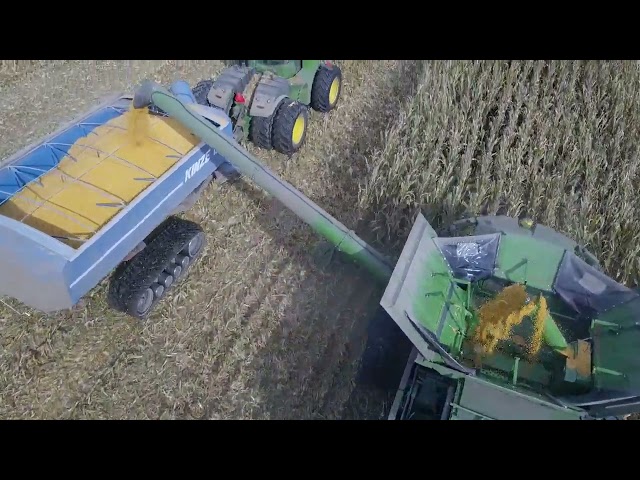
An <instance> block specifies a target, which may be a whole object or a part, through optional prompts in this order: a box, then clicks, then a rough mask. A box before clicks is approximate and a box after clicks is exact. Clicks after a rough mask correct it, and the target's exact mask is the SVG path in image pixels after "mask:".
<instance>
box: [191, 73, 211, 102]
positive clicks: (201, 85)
mask: <svg viewBox="0 0 640 480" xmlns="http://www.w3.org/2000/svg"><path fill="white" fill-rule="evenodd" d="M212 86H213V80H201V81H199V82H198V84H197V85H196V86H195V87H193V89H192V90H191V92H192V93H193V96H194V97H195V98H196V103H199V104H200V105H204V106H206V107H208V106H209V101H208V100H207V95H209V91H210V90H211V87H212Z"/></svg>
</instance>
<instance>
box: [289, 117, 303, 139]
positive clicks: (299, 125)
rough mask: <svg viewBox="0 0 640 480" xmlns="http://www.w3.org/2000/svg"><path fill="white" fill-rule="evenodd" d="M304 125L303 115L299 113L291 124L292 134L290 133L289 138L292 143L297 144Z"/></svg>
mask: <svg viewBox="0 0 640 480" xmlns="http://www.w3.org/2000/svg"><path fill="white" fill-rule="evenodd" d="M305 127H306V125H305V121H304V117H303V116H302V115H299V116H298V118H296V123H294V125H293V134H292V135H291V140H293V144H294V145H297V144H299V143H300V141H301V140H302V135H304V129H305Z"/></svg>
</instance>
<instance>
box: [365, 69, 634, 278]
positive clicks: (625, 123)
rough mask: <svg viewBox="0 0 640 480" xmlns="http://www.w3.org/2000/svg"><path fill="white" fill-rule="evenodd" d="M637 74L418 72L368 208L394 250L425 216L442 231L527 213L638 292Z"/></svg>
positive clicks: (368, 184) (370, 180)
mask: <svg viewBox="0 0 640 480" xmlns="http://www.w3.org/2000/svg"><path fill="white" fill-rule="evenodd" d="M639 65H640V64H639V63H637V62H596V61H589V62H585V61H552V62H545V61H512V62H505V61H492V62H488V61H469V62H467V61H446V62H421V64H420V70H421V78H420V82H419V86H418V88H417V91H416V95H415V97H413V98H411V99H410V100H408V101H407V103H406V105H405V108H404V112H403V114H402V115H401V116H400V118H399V119H398V122H397V124H396V125H395V126H393V127H392V128H391V129H390V130H389V132H388V133H387V136H386V144H385V147H384V148H383V149H382V150H381V151H380V152H378V154H377V155H376V156H375V158H373V159H372V161H371V162H370V167H369V172H368V175H367V178H366V180H365V181H364V185H363V188H362V192H361V195H360V203H361V206H362V207H365V208H366V209H367V210H369V211H375V212H376V214H375V216H374V217H373V225H374V226H375V228H376V229H377V230H378V231H379V232H381V233H380V236H381V237H383V238H384V239H385V240H386V241H389V242H391V243H392V244H393V245H394V246H398V245H402V243H403V242H404V239H405V237H406V234H407V233H408V230H407V229H408V227H409V226H410V225H411V222H412V221H413V218H414V215H415V213H416V212H417V210H418V209H421V208H422V209H423V211H424V212H425V214H426V215H427V216H428V217H429V219H430V220H433V221H434V222H435V223H436V224H440V225H442V224H443V223H446V222H448V221H450V220H452V219H454V218H456V217H458V216H460V215H462V214H464V213H480V212H486V213H489V214H496V213H498V214H508V215H514V216H517V215H519V214H522V213H526V214H528V215H530V216H533V217H534V218H535V219H536V221H538V222H540V223H544V224H547V225H549V226H551V227H553V228H556V229H559V230H561V231H564V232H566V233H567V234H569V235H571V236H573V237H574V238H576V240H578V241H581V242H583V243H585V244H586V245H587V246H588V248H590V249H591V250H592V251H593V252H594V253H595V254H596V255H597V256H598V257H599V258H600V259H601V261H602V264H603V266H604V268H605V270H606V271H607V273H608V274H610V275H612V276H613V277H615V278H616V279H617V280H620V281H623V282H626V283H631V284H637V283H638V278H639V276H640V261H639V257H638V255H639V254H640V228H639V227H640V212H639V211H638V209H637V207H636V205H637V202H636V196H637V194H636V192H638V191H639V180H640V159H639V158H638V149H637V146H636V142H637V141H638V138H639V135H638V134H639V133H640V110H639V108H638V91H639V89H640V66H639ZM398 234H399V235H398Z"/></svg>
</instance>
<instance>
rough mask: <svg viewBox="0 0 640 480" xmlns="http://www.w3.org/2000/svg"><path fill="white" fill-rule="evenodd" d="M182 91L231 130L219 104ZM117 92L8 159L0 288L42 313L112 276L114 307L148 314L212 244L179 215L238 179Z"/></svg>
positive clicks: (0, 198)
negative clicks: (212, 186) (220, 184)
mask: <svg viewBox="0 0 640 480" xmlns="http://www.w3.org/2000/svg"><path fill="white" fill-rule="evenodd" d="M171 91H172V93H173V94H175V95H176V96H179V97H180V98H181V100H182V101H183V102H185V103H186V104H188V105H189V108H191V109H193V111H194V112H197V113H198V114H199V115H200V116H202V117H204V118H206V119H207V120H208V121H210V122H211V123H212V124H213V125H215V126H216V127H217V128H218V129H219V130H220V131H221V132H224V133H225V134H227V135H231V134H232V131H231V129H232V125H231V121H230V119H229V118H228V117H227V116H226V115H225V114H224V113H223V112H221V111H220V110H217V109H213V108H209V107H206V106H203V105H198V104H196V103H195V100H194V98H193V95H192V93H191V90H190V89H189V87H188V85H187V84H186V83H185V82H176V83H175V84H174V85H172V87H171ZM132 98H133V97H132V96H127V95H118V96H115V97H113V98H111V99H109V100H108V101H107V102H105V103H102V104H101V105H99V106H98V107H96V108H94V109H92V110H91V111H89V112H87V113H86V114H84V115H82V116H81V117H80V118H78V119H76V120H74V121H73V122H72V123H70V124H68V125H66V126H65V127H63V128H61V129H60V130H58V131H57V132H55V133H53V134H52V135H50V136H48V137H47V138H45V139H44V140H42V141H40V142H38V143H36V144H34V145H31V146H29V147H27V148H25V149H24V150H22V151H20V152H18V153H17V154H15V155H13V156H12V157H10V158H8V159H7V160H5V161H3V162H2V164H0V269H1V270H2V271H3V272H4V273H5V280H4V281H3V282H2V283H0V295H7V296H10V297H13V298H15V299H17V300H19V301H20V302H22V303H24V304H25V305H27V306H29V307H32V308H35V309H37V310H40V311H43V312H52V311H58V310H64V309H69V308H71V307H72V306H73V305H74V304H76V303H77V302H78V300H80V298H81V297H83V296H84V295H85V294H86V293H87V292H89V291H90V290H91V289H92V288H93V287H95V286H96V285H97V284H98V283H99V282H100V281H101V280H102V279H103V278H105V277H106V276H107V275H109V274H110V273H111V272H113V271H114V270H115V272H114V274H113V276H112V279H111V284H110V287H109V303H110V305H111V306H112V307H114V308H116V309H118V310H120V311H123V312H127V313H128V314H130V315H133V316H135V317H139V318H144V317H146V316H147V315H148V314H149V313H150V312H151V310H152V308H153V306H154V305H155V304H156V303H157V302H158V300H159V299H160V298H162V296H163V295H164V293H165V292H166V290H167V289H168V288H169V287H170V286H171V285H172V284H173V283H174V282H175V281H176V280H177V279H180V278H182V277H183V276H184V275H185V273H186V271H187V269H188V267H189V266H190V265H191V263H192V262H193V261H194V260H195V259H196V258H197V257H198V254H199V253H200V252H201V250H202V247H203V245H204V242H205V236H204V233H203V231H202V229H201V228H200V227H199V226H198V225H197V224H195V223H193V222H190V221H187V220H184V219H181V218H179V217H177V216H175V215H176V214H177V213H179V212H180V211H183V210H185V209H187V208H189V207H190V206H191V205H193V203H194V202H195V200H196V199H197V197H198V195H199V194H200V193H201V192H202V190H203V188H204V187H205V186H206V185H207V184H208V183H209V182H210V181H211V180H212V179H222V180H224V179H226V178H229V177H230V176H234V175H237V172H236V170H235V169H234V168H233V166H232V165H231V164H230V163H229V162H227V161H226V160H225V159H224V158H223V157H222V156H221V155H220V154H219V153H218V152H217V151H216V150H214V149H212V148H211V147H209V146H208V145H206V144H204V143H203V142H201V141H200V139H199V138H197V137H195V136H194V135H193V134H191V133H190V132H188V131H187V130H186V129H184V127H182V126H181V125H180V124H179V123H178V122H176V121H175V120H173V119H171V118H169V117H168V116H166V115H164V114H163V113H162V112H160V111H157V110H155V111H154V110H153V109H145V110H134V109H133V108H131V101H132Z"/></svg>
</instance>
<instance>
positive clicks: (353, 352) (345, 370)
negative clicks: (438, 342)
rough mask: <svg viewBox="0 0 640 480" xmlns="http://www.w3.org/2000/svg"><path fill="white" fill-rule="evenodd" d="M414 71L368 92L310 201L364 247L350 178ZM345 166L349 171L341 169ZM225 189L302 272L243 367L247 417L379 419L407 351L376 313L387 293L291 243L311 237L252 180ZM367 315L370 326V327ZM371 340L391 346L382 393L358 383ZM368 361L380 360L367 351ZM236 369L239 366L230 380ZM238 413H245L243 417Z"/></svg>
mask: <svg viewBox="0 0 640 480" xmlns="http://www.w3.org/2000/svg"><path fill="white" fill-rule="evenodd" d="M414 70H415V69H414ZM414 70H412V67H411V66H404V67H403V68H400V69H398V70H396V71H387V72H385V75H386V79H385V80H384V86H383V87H380V86H379V87H380V88H383V89H384V90H385V94H384V95H382V94H380V93H378V94H372V95H370V98H369V101H368V102H366V103H365V104H363V105H362V107H361V109H360V112H359V115H357V116H356V117H355V118H354V125H353V128H352V134H351V135H345V136H342V137H340V139H339V140H338V141H334V142H333V143H332V146H331V148H332V155H331V156H332V157H333V158H336V160H335V161H333V162H332V163H330V162H327V164H326V165H325V167H324V168H325V171H323V172H322V174H323V175H324V176H325V177H324V178H323V181H324V184H325V185H326V188H325V189H324V190H323V191H322V194H321V195H319V196H316V197H315V198H314V201H315V202H316V203H318V205H320V206H321V207H322V208H326V209H327V210H328V211H329V213H331V214H332V215H334V216H335V217H336V218H337V219H338V220H340V221H341V222H343V223H345V224H346V225H347V226H348V227H350V228H353V229H354V230H356V231H357V233H358V234H359V235H361V236H362V238H363V239H364V240H366V241H369V240H370V237H368V235H367V233H366V231H363V230H362V228H358V223H359V218H367V217H368V215H370V214H371V212H359V214H355V213H354V211H353V206H354V205H357V200H358V197H357V195H358V185H357V181H356V180H354V175H353V172H354V171H355V172H357V173H359V174H364V172H366V168H367V167H366V159H367V157H369V156H371V155H372V153H373V152H374V151H375V150H376V149H379V148H380V147H381V146H382V138H383V136H382V132H384V131H385V130H386V129H387V128H388V127H389V126H390V125H391V124H392V123H393V121H394V120H395V119H396V117H397V115H398V114H399V111H400V108H401V100H403V99H405V98H406V97H407V92H408V91H410V90H411V89H413V88H414V87H415V86H416V84H417V79H418V72H416V71H414ZM336 114H337V113H336ZM336 153H337V155H336ZM346 163H348V164H349V167H350V168H349V169H347V168H346V167H345V164H346ZM355 178H358V177H357V175H356V176H355ZM326 180H330V181H326ZM231 185H232V186H233V188H237V189H240V191H241V192H242V193H243V195H246V196H247V198H250V199H251V200H252V203H253V204H254V205H255V207H256V211H258V212H259V214H258V215H257V218H258V221H259V222H260V225H261V227H262V228H263V230H264V231H265V232H268V234H269V235H270V236H271V237H272V239H273V241H274V243H275V244H276V245H277V246H278V247H281V248H283V249H284V250H285V251H286V254H287V261H286V262H285V263H286V264H285V265H277V267H276V269H277V270H278V271H279V272H282V271H284V269H285V268H287V266H293V267H294V269H295V270H296V271H301V270H305V271H307V272H308V275H306V277H305V278H304V279H303V280H302V281H301V282H299V284H298V285H296V286H295V291H293V292H290V293H289V292H288V293H287V296H289V299H290V305H289V306H288V307H286V308H285V309H284V312H282V314H281V315H280V323H279V324H278V327H277V328H276V329H275V330H274V331H272V332H271V333H270V335H269V337H268V339H267V343H266V345H264V347H262V348H261V349H260V350H259V351H258V352H257V353H256V355H255V356H254V358H253V359H252V362H251V364H250V365H249V367H248V370H249V371H251V372H254V374H253V378H252V379H251V380H249V382H250V383H251V385H250V387H251V388H250V390H251V391H253V392H254V395H255V392H257V393H258V396H259V398H258V401H257V404H258V406H257V407H255V408H254V409H253V411H252V413H251V415H250V416H251V417H253V418H272V419H274V418H278V419H281V418H285V419H286V418H288V419H302V418H304V419H309V418H318V419H322V418H371V419H376V418H382V417H383V416H384V415H385V412H384V410H385V407H388V401H389V399H390V398H392V396H393V394H394V393H395V389H396V388H397V384H398V382H399V380H400V376H401V374H402V370H403V368H404V365H405V362H406V358H407V356H408V354H409V350H410V346H409V343H408V341H407V340H406V338H405V337H404V336H403V335H402V334H401V333H400V334H398V332H399V329H398V327H397V326H396V325H395V323H393V321H392V320H390V319H389V318H388V317H387V316H386V315H385V314H383V313H381V312H380V310H381V308H380V307H379V301H380V297H381V295H382V292H383V289H382V288H380V287H378V286H376V285H374V282H372V281H371V279H370V277H369V275H368V274H367V272H366V271H365V270H364V269H363V268H361V267H359V266H356V265H352V264H348V263H345V262H343V261H342V259H341V257H340V256H339V255H337V252H336V255H334V259H333V261H331V262H330V263H329V264H328V265H323V264H322V261H319V259H318V257H314V255H313V254H312V253H313V252H309V251H308V249H307V247H306V246H305V245H304V244H302V242H297V241H292V238H291V237H292V236H295V237H297V236H298V235H301V236H305V235H308V230H309V227H308V226H306V225H304V224H303V222H302V221H301V220H299V219H298V218H297V217H295V215H294V214H293V213H292V212H290V211H289V210H288V209H286V207H284V206H282V205H281V204H280V202H278V201H277V200H275V199H273V198H270V197H268V196H267V195H265V194H264V193H263V192H262V191H261V190H260V189H259V188H257V187H254V186H253V185H252V184H249V183H248V182H245V181H242V180H240V181H236V182H233V183H232V184H231ZM336 197H340V198H341V202H340V204H336V201H335V198H336ZM265 207H266V208H265ZM320 240H321V239H320V238H318V241H320ZM276 276H277V275H276ZM264 288H268V286H267V287H264ZM264 288H263V289H264ZM257 302H258V303H259V302H261V300H258V301H257ZM258 308H259V304H256V305H252V306H251V307H250V309H251V311H256V310H257V309H258ZM248 313H250V312H248ZM372 318H373V319H374V321H373V322H370V320H371V319H372ZM370 323H371V328H369V324H370ZM368 335H370V336H372V337H375V338H377V339H378V340H379V339H384V340H386V341H387V343H388V344H390V345H387V346H386V347H385V348H386V351H385V356H384V358H385V359H386V360H387V361H386V364H385V366H384V368H383V369H382V372H383V374H384V373H385V372H387V373H388V375H386V374H385V375H383V376H384V377H388V378H383V380H385V381H384V383H386V384H388V385H393V387H391V388H390V389H388V390H384V389H382V390H380V389H378V388H371V387H369V386H367V385H361V384H360V383H359V382H358V381H356V378H357V377H358V376H359V374H358V372H359V370H360V359H361V357H362V356H363V352H364V351H365V344H366V342H367V336H368ZM375 343H376V345H375V347H374V349H375V350H377V351H381V350H385V348H382V347H381V344H380V342H379V341H376V342H375ZM369 350H371V349H369ZM374 353H375V352H374ZM370 357H377V355H375V354H374V355H367V358H370ZM376 361H377V359H376ZM240 368H241V366H240V365H238V367H237V369H238V370H237V371H236V372H235V374H238V373H239V371H240ZM378 371H380V370H378ZM230 377H231V378H233V377H234V374H233V373H232V375H230ZM364 377H366V375H365V376H364ZM378 383H379V382H378ZM224 388H225V387H223V389H224ZM226 388H230V387H229V386H227V387H226ZM239 403H242V402H239ZM254 403H256V402H254ZM238 408H239V409H240V408H241V406H239V407H238ZM213 409H215V406H214V405H212V404H211V405H209V409H208V412H207V413H206V415H207V416H211V413H212V411H213ZM237 414H238V416H240V415H241V413H240V412H238V413H237Z"/></svg>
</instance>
